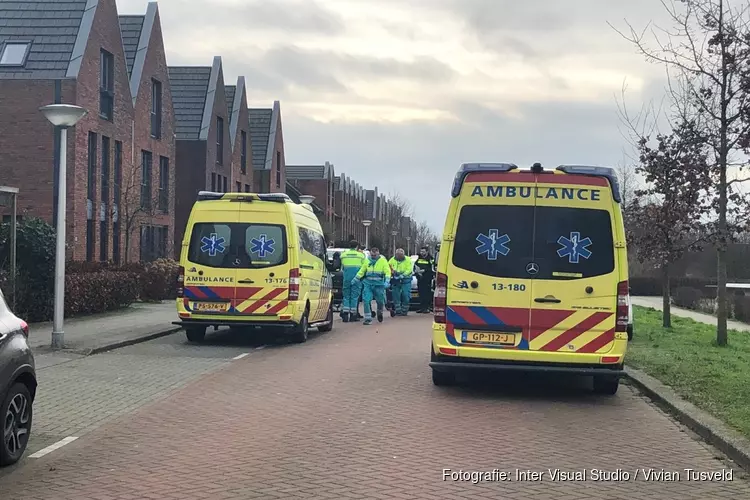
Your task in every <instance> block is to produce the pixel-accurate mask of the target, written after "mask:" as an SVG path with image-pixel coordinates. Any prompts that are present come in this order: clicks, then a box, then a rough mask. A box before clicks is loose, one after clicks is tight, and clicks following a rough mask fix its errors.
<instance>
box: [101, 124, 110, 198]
mask: <svg viewBox="0 0 750 500" xmlns="http://www.w3.org/2000/svg"><path fill="white" fill-rule="evenodd" d="M101 182H102V188H101V199H102V203H104V204H107V203H108V202H109V137H104V136H102V180H101Z"/></svg>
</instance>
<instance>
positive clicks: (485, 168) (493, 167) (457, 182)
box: [451, 163, 518, 198]
mask: <svg viewBox="0 0 750 500" xmlns="http://www.w3.org/2000/svg"><path fill="white" fill-rule="evenodd" d="M517 168H518V166H517V165H515V164H513V163H462V164H461V167H460V168H459V169H458V172H457V173H456V178H455V179H454V180H453V189H452V190H451V196H452V197H453V198H455V197H457V196H458V195H459V194H461V187H462V186H463V184H464V180H466V176H467V175H469V174H470V173H472V172H510V171H511V170H515V169H517Z"/></svg>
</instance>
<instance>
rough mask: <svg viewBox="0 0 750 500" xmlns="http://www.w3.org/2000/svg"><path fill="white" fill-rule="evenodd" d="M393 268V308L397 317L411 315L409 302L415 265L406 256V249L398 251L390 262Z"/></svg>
mask: <svg viewBox="0 0 750 500" xmlns="http://www.w3.org/2000/svg"><path fill="white" fill-rule="evenodd" d="M388 264H389V265H390V266H391V273H392V277H391V296H392V297H393V308H394V312H395V313H396V316H406V315H408V314H409V301H410V300H411V278H412V273H413V271H414V264H413V263H412V261H411V258H408V257H406V256H405V255H404V249H403V248H398V249H396V255H395V256H393V257H392V258H391V260H390V261H389V262H388Z"/></svg>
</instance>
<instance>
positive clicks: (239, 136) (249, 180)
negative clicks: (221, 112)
mask: <svg viewBox="0 0 750 500" xmlns="http://www.w3.org/2000/svg"><path fill="white" fill-rule="evenodd" d="M237 92H238V93H239V97H235V99H239V100H240V109H239V113H238V116H237V125H236V128H235V137H234V144H233V146H232V177H231V178H232V186H231V187H230V191H238V192H250V191H252V189H253V147H252V141H251V140H250V131H249V113H248V110H247V91H246V89H245V85H244V79H241V83H240V84H238V85H237ZM228 111H229V114H230V116H233V110H232V109H229V110H228ZM233 118H234V117H233ZM231 126H234V124H231ZM243 140H244V142H245V154H244V160H243V151H242V147H243V145H242V142H243ZM243 162H244V172H243Z"/></svg>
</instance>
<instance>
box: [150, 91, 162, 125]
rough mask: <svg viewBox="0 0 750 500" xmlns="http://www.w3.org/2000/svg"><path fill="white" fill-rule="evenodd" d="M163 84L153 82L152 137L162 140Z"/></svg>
mask: <svg viewBox="0 0 750 500" xmlns="http://www.w3.org/2000/svg"><path fill="white" fill-rule="evenodd" d="M161 96H162V93H161V82H160V81H158V80H153V79H152V80H151V137H154V138H155V139H161V114H162V113H161V109H162V106H161V105H162V97H161Z"/></svg>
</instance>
